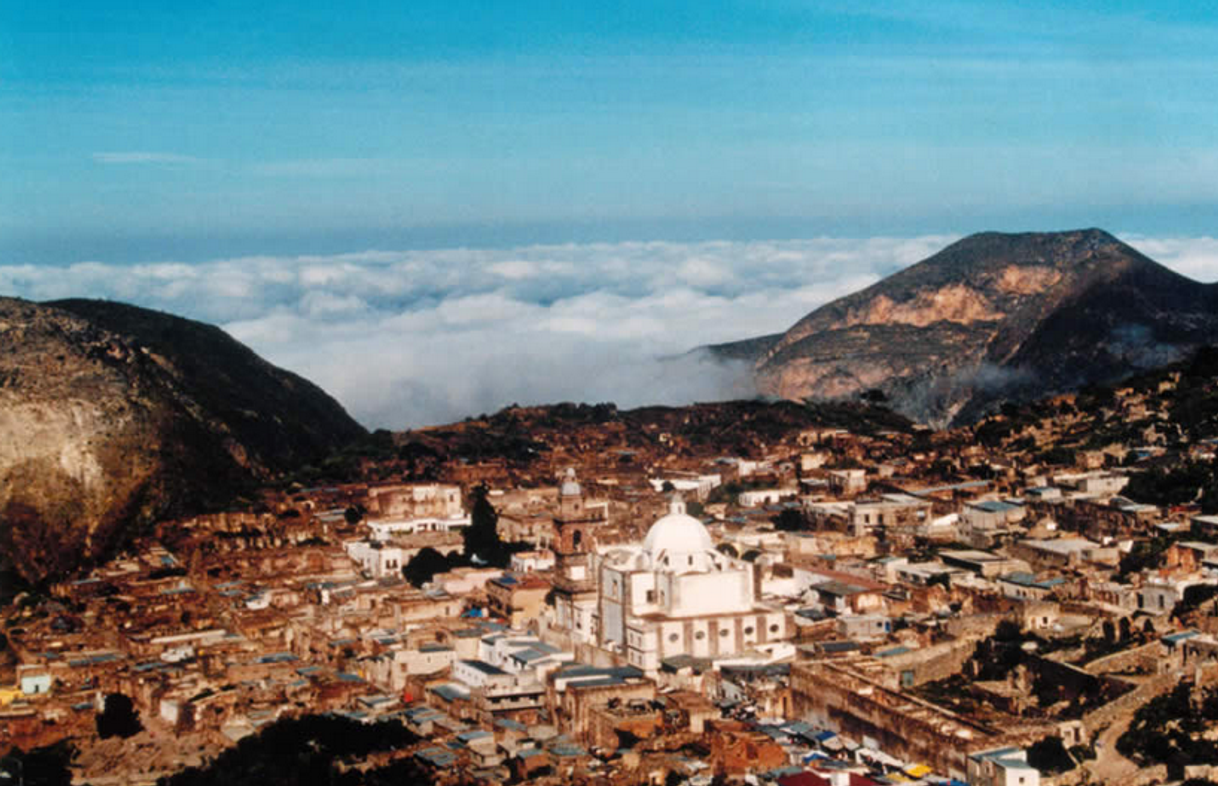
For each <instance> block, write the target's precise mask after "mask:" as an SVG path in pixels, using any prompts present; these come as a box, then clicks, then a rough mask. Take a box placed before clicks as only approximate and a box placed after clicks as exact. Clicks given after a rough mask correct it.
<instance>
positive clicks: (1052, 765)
mask: <svg viewBox="0 0 1218 786" xmlns="http://www.w3.org/2000/svg"><path fill="white" fill-rule="evenodd" d="M1028 764H1030V765H1032V766H1033V767H1035V768H1036V769H1038V770H1040V771H1041V772H1042V773H1049V774H1052V775H1057V774H1060V773H1063V772H1069V771H1070V770H1072V769H1074V768H1075V766H1077V765H1076V764H1075V761H1074V759H1073V757H1071V756H1070V754H1069V752H1067V751H1066V746H1065V745H1063V744H1062V740H1061V737H1052V736H1050V737H1045V738H1043V739H1042V740H1040V741H1039V742H1035V743H1032V744H1031V745H1029V746H1028Z"/></svg>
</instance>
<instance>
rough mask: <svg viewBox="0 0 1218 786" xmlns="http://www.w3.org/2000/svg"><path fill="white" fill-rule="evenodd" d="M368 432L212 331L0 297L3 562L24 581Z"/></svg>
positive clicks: (113, 310)
mask: <svg viewBox="0 0 1218 786" xmlns="http://www.w3.org/2000/svg"><path fill="white" fill-rule="evenodd" d="M363 434H364V430H363V428H362V427H361V426H359V424H358V423H356V422H355V421H354V420H352V419H351V418H350V417H349V416H348V415H347V413H346V412H344V411H343V409H342V407H341V406H339V405H338V403H337V402H335V401H334V400H333V399H331V398H330V397H329V396H328V395H326V394H325V393H324V392H323V391H322V390H321V389H320V388H318V387H316V386H315V385H313V384H312V383H310V382H308V381H307V380H305V379H302V378H301V377H298V376H296V375H295V374H291V373H289V372H286V371H283V370H282V369H278V368H276V367H274V366H272V365H271V364H269V363H267V362H266V361H264V360H262V359H261V358H259V357H258V356H257V355H256V354H255V353H254V352H252V351H251V350H249V349H248V348H246V347H245V346H243V345H241V344H240V343H238V342H236V341H234V340H233V339H232V338H230V337H229V336H228V335H226V334H225V333H224V332H223V331H221V330H220V329H219V328H216V327H213V326H211V325H205V324H202V323H198V322H193V321H190V320H186V319H181V318H179V317H174V316H171V315H168V314H163V313H159V312H155V311H149V310H146V309H141V308H136V307H133V306H127V305H123V304H118V303H109V302H101V301H86V300H73V301H61V302H58V303H53V304H37V303H31V302H27V301H22V300H15V299H10V298H0V560H7V562H8V564H7V565H0V568H5V567H8V568H12V569H15V570H16V571H17V572H19V573H20V574H21V575H23V576H24V577H25V578H27V579H29V580H33V581H37V580H41V579H44V578H47V577H50V576H54V575H58V574H61V573H62V572H64V571H67V570H70V569H72V568H75V567H77V566H79V565H80V564H82V563H84V562H88V561H91V560H94V559H97V558H100V557H102V556H104V555H106V554H108V553H110V552H111V551H112V550H113V549H114V548H115V547H116V546H118V545H119V544H121V543H122V542H123V541H124V540H125V539H126V538H127V537H128V536H129V535H130V534H131V533H132V532H133V531H135V530H136V529H138V528H139V527H140V526H141V525H143V524H145V523H148V522H151V521H153V520H154V519H156V518H157V517H161V516H165V515H173V514H180V513H187V512H192V511H197V510H202V509H206V508H212V507H216V506H218V505H223V504H225V503H226V502H227V501H229V500H231V499H232V498H233V497H234V496H235V495H236V494H238V493H240V492H242V491H244V490H247V489H248V488H249V487H250V486H251V485H252V484H255V483H258V482H262V481H266V480H269V479H271V478H273V477H274V476H276V475H277V474H278V473H281V472H284V471H286V470H289V469H291V468H293V467H296V466H299V465H301V464H303V463H304V462H307V461H311V460H315V459H317V458H319V457H321V456H323V455H325V454H326V453H328V452H330V451H332V450H334V449H335V448H338V447H340V446H342V445H344V444H346V443H348V442H350V441H352V440H354V439H357V438H359V437H360V436H362V435H363Z"/></svg>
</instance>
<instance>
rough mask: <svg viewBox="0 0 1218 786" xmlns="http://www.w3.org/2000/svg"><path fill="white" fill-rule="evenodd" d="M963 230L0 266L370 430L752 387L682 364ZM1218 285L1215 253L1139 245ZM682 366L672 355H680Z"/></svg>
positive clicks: (692, 397)
mask: <svg viewBox="0 0 1218 786" xmlns="http://www.w3.org/2000/svg"><path fill="white" fill-rule="evenodd" d="M955 239H956V238H955V237H954V236H945V235H928V236H922V237H915V238H870V239H838V238H820V239H812V240H791V241H772V242H706V243H668V242H646V243H641V242H640V243H613V244H583V245H539V246H528V247H521V248H512V249H440V250H419V251H400V252H390V251H366V252H361V253H351V254H338V255H329V256H294V257H277V256H255V257H242V258H236V259H221V260H215V261H211V262H205V263H199V264H182V263H175V262H165V263H158V264H143V265H116V264H106V263H98V262H82V263H79V264H75V265H71V266H68V267H42V266H33V265H10V266H0V293H3V294H10V295H15V296H18V297H25V298H29V299H32V300H49V299H55V298H64V297H95V298H109V299H113V300H121V301H125V302H130V303H135V304H138V305H142V306H147V307H151V308H157V309H162V310H165V311H169V312H172V313H175V314H181V315H183V316H187V317H191V318H193V319H200V320H204V321H207V322H213V323H216V324H219V325H221V326H222V327H224V328H225V329H226V330H227V331H228V332H229V333H230V334H232V335H233V336H234V337H235V338H237V339H238V340H240V341H243V342H245V343H246V344H248V345H249V346H250V347H251V348H253V349H254V350H255V351H257V352H259V353H260V354H261V355H263V357H266V358H267V359H268V360H270V361H271V362H273V363H275V364H277V365H280V366H283V367H285V368H288V369H291V370H293V371H296V372H297V373H300V374H303V375H304V376H306V377H308V378H310V379H312V380H313V381H315V382H317V383H318V384H320V385H321V386H322V387H323V388H325V389H326V390H327V391H329V392H330V393H331V394H333V395H334V396H335V397H337V398H338V399H339V400H340V401H341V402H342V403H343V404H344V405H345V406H346V407H347V408H348V410H349V411H350V412H351V413H352V415H354V416H355V417H356V418H358V419H359V420H360V421H362V422H363V423H364V424H365V425H367V426H369V427H373V428H376V427H385V428H394V429H401V428H407V427H414V426H420V425H427V424H434V423H443V422H449V421H452V420H458V419H460V418H462V417H465V416H467V415H476V414H479V413H482V412H491V411H494V410H496V409H499V408H501V407H503V406H506V405H507V404H511V403H520V404H538V403H551V402H557V401H588V402H598V401H614V402H616V403H617V404H618V405H619V406H638V405H642V404H683V403H688V402H691V401H706V400H714V399H722V398H729V397H739V396H747V395H750V394H751V393H752V389H751V387H750V384H749V381H748V375H747V373H745V372H746V369H744V368H742V367H741V366H739V365H731V364H726V365H721V364H715V363H712V362H709V361H707V360H705V359H702V358H699V357H697V356H684V355H683V353H685V352H686V351H687V350H689V349H691V348H693V347H696V346H699V345H702V344H710V343H717V342H723V341H731V340H735V339H742V338H749V337H753V336H758V335H763V334H766V333H774V332H779V331H782V330H785V329H786V328H787V327H789V326H790V325H791V324H792V323H794V322H795V321H796V320H797V319H799V318H800V317H801V316H803V315H804V314H806V313H807V312H808V311H811V310H812V309H813V308H815V307H816V306H818V305H820V304H822V303H824V302H827V301H828V300H831V299H833V298H835V297H839V296H841V295H844V294H847V293H849V292H852V291H854V290H856V289H859V288H861V287H864V286H867V285H868V284H871V283H873V282H875V281H877V280H879V279H880V278H882V277H884V276H886V275H888V274H890V273H892V272H894V271H896V270H898V269H900V268H902V267H906V266H908V265H910V264H912V263H914V262H916V261H918V260H920V259H923V258H925V257H927V256H929V255H931V254H932V253H934V252H935V251H937V250H939V249H940V248H942V247H943V246H944V245H947V244H948V243H950V242H952V241H953V240H955ZM1134 243H1135V245H1137V246H1138V247H1139V248H1140V249H1142V250H1143V251H1144V252H1146V253H1147V254H1148V255H1150V256H1151V257H1152V258H1155V259H1158V260H1159V261H1161V262H1163V263H1164V264H1167V265H1168V266H1170V267H1173V268H1175V269H1178V270H1180V271H1181V272H1183V273H1185V274H1187V275H1190V276H1191V277H1194V278H1198V279H1200V280H1205V281H1210V280H1213V279H1214V278H1218V241H1215V240H1213V239H1211V238H1172V239H1157V240H1156V239H1150V238H1136V239H1134ZM674 355H677V356H681V357H678V358H676V359H675V360H665V358H671V357H672V356H674Z"/></svg>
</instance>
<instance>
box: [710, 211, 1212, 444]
mask: <svg viewBox="0 0 1218 786" xmlns="http://www.w3.org/2000/svg"><path fill="white" fill-rule="evenodd" d="M1216 305H1218V296H1216V293H1215V289H1214V287H1212V286H1209V285H1204V284H1199V283H1197V282H1194V281H1191V280H1189V279H1187V278H1185V277H1183V276H1180V275H1178V274H1176V273H1174V272H1172V271H1170V270H1168V269H1167V268H1165V267H1163V266H1162V265H1159V264H1158V263H1156V262H1154V261H1152V260H1150V259H1148V258H1147V257H1145V256H1143V255H1142V254H1141V253H1139V252H1138V251H1136V250H1135V249H1133V248H1131V247H1129V246H1128V245H1126V244H1124V243H1122V242H1121V241H1119V240H1117V239H1116V238H1114V237H1112V236H1111V235H1109V234H1107V233H1106V232H1103V231H1100V230H1097V229H1089V230H1080V231H1072V232H1049V233H1024V234H1002V233H997V232H987V233H983V234H979V235H973V236H971V237H967V238H965V239H963V240H961V241H959V242H957V243H954V244H953V245H951V246H948V247H947V248H945V249H944V250H942V251H940V252H939V253H938V254H935V255H934V256H932V257H930V258H928V259H926V260H923V261H922V262H919V263H917V264H916V265H913V266H911V267H909V268H906V269H905V270H902V271H900V272H898V273H896V274H894V275H892V276H889V277H888V278H886V279H884V280H883V281H880V282H878V283H876V284H874V285H873V286H871V287H868V288H867V289H864V290H862V291H860V292H856V293H854V294H852V295H848V296H846V297H844V298H840V299H838V300H835V301H833V302H831V303H828V304H826V305H824V306H822V307H820V308H818V309H816V310H815V311H813V312H812V313H810V314H808V315H807V316H806V317H804V318H803V319H801V320H800V321H799V322H797V323H796V324H795V325H793V326H792V327H791V328H790V329H789V330H787V331H786V332H785V333H784V334H782V335H781V336H779V337H773V336H766V337H763V338H761V339H756V340H752V341H751V342H750V341H745V342H736V343H734V344H728V345H721V346H720V347H711V348H710V350H711V351H712V352H715V353H716V354H719V355H720V356H729V355H730V356H732V357H733V358H734V359H739V358H740V357H747V358H749V359H751V360H752V361H753V363H754V376H755V379H756V383H757V386H758V389H759V390H760V391H761V392H763V393H768V394H772V395H776V396H781V397H783V398H789V399H796V400H800V399H805V398H821V399H823V398H842V397H851V396H856V395H858V394H860V393H862V392H864V391H868V390H871V389H878V390H880V391H882V392H883V393H885V394H886V395H887V396H888V398H889V400H890V401H891V402H892V404H893V406H894V408H895V409H897V410H898V411H900V412H902V413H903V414H905V415H907V416H909V417H912V418H913V419H915V420H919V421H922V422H924V423H928V424H930V425H935V426H944V425H949V424H952V423H960V422H968V421H971V420H974V419H976V418H977V417H978V416H980V415H982V414H984V413H985V412H986V411H987V409H989V408H992V407H993V406H994V405H995V404H996V403H997V402H998V401H1002V400H1007V399H1015V400H1024V399H1030V398H1035V397H1039V396H1042V395H1047V394H1051V393H1056V392H1061V391H1064V390H1069V389H1072V388H1076V387H1079V386H1082V385H1085V384H1088V383H1091V382H1106V381H1111V380H1113V379H1116V378H1119V377H1121V376H1124V375H1127V374H1129V373H1132V372H1134V371H1137V370H1139V369H1142V368H1148V367H1151V366H1156V365H1162V364H1163V363H1166V362H1170V361H1171V360H1174V359H1176V358H1178V357H1181V356H1183V355H1184V354H1186V353H1187V352H1189V351H1191V350H1193V349H1195V348H1196V347H1197V346H1200V345H1203V344H1207V343H1212V342H1214V341H1215V340H1216V339H1218V311H1216V309H1215V306H1216Z"/></svg>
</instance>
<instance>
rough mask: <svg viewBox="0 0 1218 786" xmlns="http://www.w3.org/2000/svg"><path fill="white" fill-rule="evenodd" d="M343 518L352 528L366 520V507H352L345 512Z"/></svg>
mask: <svg viewBox="0 0 1218 786" xmlns="http://www.w3.org/2000/svg"><path fill="white" fill-rule="evenodd" d="M343 518H344V519H346V520H347V523H348V524H350V525H351V526H355V525H356V524H358V523H360V522H361V521H363V520H364V507H363V506H362V505H352V506H350V507H349V508H347V509H346V510H344V511H343Z"/></svg>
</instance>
